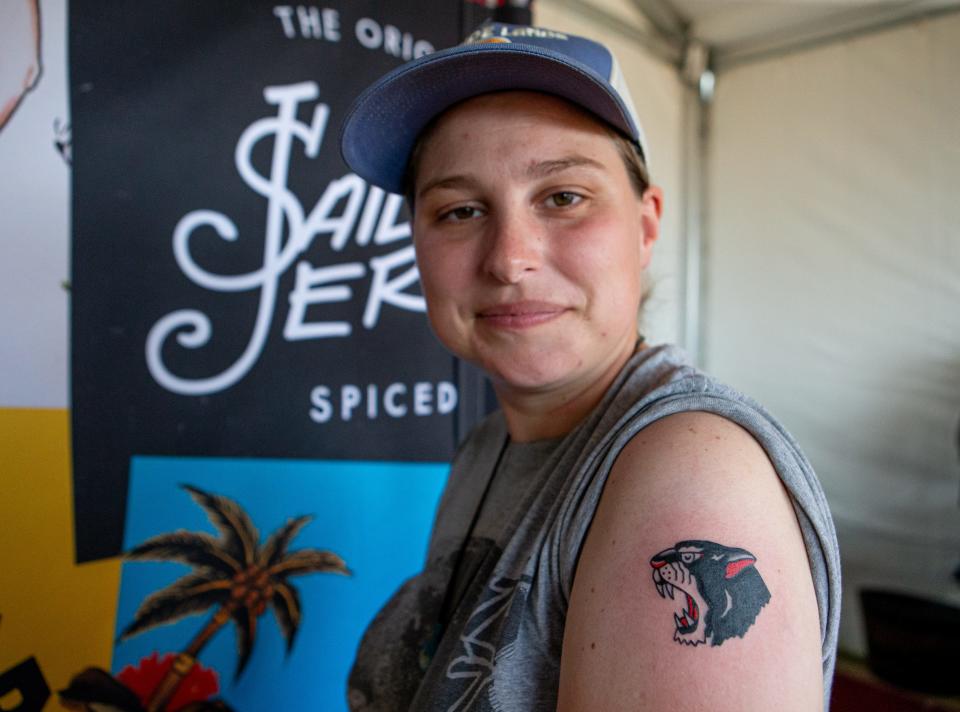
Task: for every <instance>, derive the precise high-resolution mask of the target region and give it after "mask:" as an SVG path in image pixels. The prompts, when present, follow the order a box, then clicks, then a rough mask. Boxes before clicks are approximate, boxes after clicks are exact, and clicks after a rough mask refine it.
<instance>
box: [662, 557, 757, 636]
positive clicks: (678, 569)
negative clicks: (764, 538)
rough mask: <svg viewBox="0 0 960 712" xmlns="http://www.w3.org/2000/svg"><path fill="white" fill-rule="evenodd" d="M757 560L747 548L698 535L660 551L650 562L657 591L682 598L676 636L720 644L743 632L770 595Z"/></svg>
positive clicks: (675, 598) (664, 596)
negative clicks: (758, 569)
mask: <svg viewBox="0 0 960 712" xmlns="http://www.w3.org/2000/svg"><path fill="white" fill-rule="evenodd" d="M756 561H757V558H756V557H755V556H754V555H753V554H751V553H750V552H749V551H747V550H746V549H735V548H732V547H729V546H723V545H722V544H716V543H714V542H712V541H701V540H697V539H691V540H688V541H678V542H677V543H676V544H675V545H674V547H673V548H672V549H666V550H664V551H661V552H660V553H659V554H657V555H656V556H654V557H653V558H652V559H651V560H650V565H651V566H652V567H653V583H654V585H656V587H657V593H659V594H660V596H661V597H662V598H669V599H671V600H674V601H678V603H679V610H678V611H677V612H675V613H674V614H673V622H674V624H675V625H676V630H675V631H674V634H673V639H674V640H675V641H677V642H678V643H682V644H684V645H700V644H701V643H709V644H710V645H720V644H721V643H723V641H725V640H726V639H727V638H730V637H733V636H738V637H741V638H742V637H743V635H744V633H746V632H747V629H748V628H750V626H752V625H753V622H754V621H755V620H756V619H757V615H758V614H759V613H760V609H761V608H763V607H764V606H765V605H766V604H767V602H768V601H769V600H770V591H768V590H767V586H766V584H764V582H763V579H762V578H760V574H759V573H758V572H757V569H756V567H755V566H754V564H755V563H756ZM677 593H679V594H680V596H679V597H678V596H677Z"/></svg>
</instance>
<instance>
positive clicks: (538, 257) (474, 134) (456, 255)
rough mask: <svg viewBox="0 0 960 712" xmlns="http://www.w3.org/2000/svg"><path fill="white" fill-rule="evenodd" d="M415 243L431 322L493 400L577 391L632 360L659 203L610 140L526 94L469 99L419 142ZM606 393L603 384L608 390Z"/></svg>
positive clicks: (587, 120)
mask: <svg viewBox="0 0 960 712" xmlns="http://www.w3.org/2000/svg"><path fill="white" fill-rule="evenodd" d="M414 191H415V196H416V209H415V213H414V227H413V234H414V244H415V246H416V252H417V264H418V266H419V269H420V278H421V282H422V285H423V290H424V295H425V297H426V301H427V311H428V315H429V318H430V323H431V325H432V327H433V330H434V332H435V333H436V335H437V336H438V337H439V339H440V341H441V342H442V343H443V344H444V345H445V346H446V347H447V348H448V349H450V350H451V351H452V352H453V353H454V354H456V355H457V356H460V357H461V358H463V359H466V360H467V361H470V362H472V363H475V364H477V365H478V366H480V367H481V368H482V369H483V370H484V371H486V372H487V373H488V374H489V375H490V377H491V378H492V379H493V381H494V384H495V386H496V387H497V389H498V391H499V390H502V389H509V390H510V391H512V392H517V393H525V392H550V391H553V392H558V393H563V392H564V391H565V390H566V392H569V393H570V394H571V396H570V397H575V394H576V393H577V392H578V391H579V390H583V389H587V388H590V387H591V386H595V385H596V384H597V383H598V382H599V381H603V380H608V381H609V380H610V379H612V378H613V376H614V375H615V374H616V373H617V372H618V371H619V369H620V367H621V366H622V365H623V363H624V362H625V361H626V360H627V359H628V358H629V356H630V354H631V353H632V352H633V349H634V345H635V341H636V336H637V326H636V320H637V311H638V308H639V304H640V296H641V272H642V270H643V268H644V267H646V266H647V264H648V262H649V261H650V255H651V249H652V245H653V242H654V240H655V239H656V237H657V230H658V221H659V215H660V194H659V191H658V190H657V189H655V188H654V189H651V190H649V191H647V193H646V194H645V195H644V197H643V198H640V197H638V196H637V194H636V192H635V191H634V190H633V188H632V187H631V183H630V179H629V177H628V175H627V171H626V167H625V166H624V163H623V159H622V158H621V156H620V154H619V152H618V149H617V147H616V145H615V143H614V141H613V139H612V137H611V135H610V133H609V131H608V129H607V128H606V127H605V126H603V125H602V124H600V123H599V122H598V121H597V120H595V119H593V118H591V117H590V116H589V115H588V114H586V113H584V112H582V111H580V110H579V109H577V108H576V107H574V106H573V105H571V104H569V103H567V102H565V101H563V100H561V99H557V98H554V97H550V96H547V95H543V94H537V93H533V92H519V91H518V92H502V93H497V94H489V95H484V96H481V97H477V98H474V99H471V100H469V101H467V102H464V103H462V104H460V105H458V106H456V107H455V108H453V109H451V110H450V111H449V112H447V113H446V114H445V115H443V116H442V117H441V118H440V120H439V121H438V122H437V124H436V125H435V126H434V128H433V130H432V131H431V132H430V134H429V135H428V136H427V138H426V139H425V141H424V143H423V145H422V147H421V151H420V160H419V166H418V171H417V176H416V184H415V186H414ZM604 386H605V384H604Z"/></svg>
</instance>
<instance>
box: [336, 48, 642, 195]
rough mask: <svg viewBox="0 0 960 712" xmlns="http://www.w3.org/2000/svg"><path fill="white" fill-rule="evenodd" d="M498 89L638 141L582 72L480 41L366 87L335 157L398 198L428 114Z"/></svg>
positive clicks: (609, 95)
mask: <svg viewBox="0 0 960 712" xmlns="http://www.w3.org/2000/svg"><path fill="white" fill-rule="evenodd" d="M505 90H527V91H539V92H545V93H548V94H553V95H555V96H559V97H561V98H564V99H567V100H568V101H570V102H572V103H574V104H577V105H579V106H581V107H583V108H584V109H586V110H587V111H589V112H591V113H593V114H595V115H597V116H598V117H600V118H601V119H603V120H604V121H606V122H607V123H608V124H610V125H611V126H613V127H614V128H616V129H618V130H619V131H621V132H622V133H624V134H625V135H626V136H628V137H629V138H631V139H632V140H634V141H635V142H636V141H638V139H639V131H638V128H637V126H636V125H635V124H634V122H633V120H632V119H631V117H630V113H629V111H628V110H627V108H626V107H625V106H624V105H623V103H622V101H621V100H620V98H619V97H618V96H617V95H616V94H615V93H614V92H612V91H611V90H610V87H609V84H608V83H607V82H606V81H605V80H604V79H603V78H601V77H600V76H599V75H598V74H596V72H594V71H593V70H592V69H590V68H589V67H587V66H585V65H581V64H579V63H577V62H575V61H572V60H571V59H570V58H569V57H567V56H566V55H563V54H560V53H558V52H553V51H551V50H547V49H544V48H541V47H535V46H531V45H524V44H519V43H502V44H501V43H492V44H487V43H485V44H473V45H461V46H458V47H453V48H451V49H447V50H442V51H440V52H436V53H434V54H430V55H427V56H426V57H424V58H422V59H420V60H417V61H415V62H411V63H410V64H408V65H404V66H402V67H399V68H398V69H396V70H394V71H393V72H391V73H390V74H387V75H386V76H384V77H383V78H382V79H380V80H379V81H378V82H377V83H375V84H373V85H372V86H371V87H369V88H368V89H367V90H366V91H364V92H363V93H362V94H361V95H360V96H359V97H358V98H357V100H356V102H354V104H353V106H352V107H351V110H350V112H349V114H348V115H347V118H346V120H345V121H344V124H343V129H342V131H341V136H340V150H341V153H342V154H343V157H344V159H345V160H346V162H347V164H348V165H350V166H351V168H353V170H354V172H356V173H357V175H359V176H360V177H361V178H363V179H365V180H367V181H368V182H370V183H373V184H374V185H378V186H380V187H381V188H383V189H385V190H387V191H390V192H392V193H401V192H403V189H404V185H403V180H404V175H405V173H406V168H407V160H408V158H409V156H410V152H411V150H412V149H413V146H414V143H415V142H416V140H417V137H418V136H419V135H420V133H421V132H422V131H423V129H424V128H425V127H426V125H427V124H428V123H429V122H430V121H431V120H432V119H433V118H434V117H435V116H437V115H438V114H440V113H442V112H444V111H446V110H447V109H449V108H450V107H452V106H454V105H455V104H458V103H459V102H461V101H464V100H466V99H469V98H472V97H475V96H480V95H481V94H487V93H490V92H495V91H505Z"/></svg>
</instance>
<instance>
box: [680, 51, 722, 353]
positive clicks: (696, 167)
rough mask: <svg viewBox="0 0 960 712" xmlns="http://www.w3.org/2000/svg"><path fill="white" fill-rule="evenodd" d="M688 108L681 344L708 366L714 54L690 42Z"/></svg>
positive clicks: (685, 77) (685, 73)
mask: <svg viewBox="0 0 960 712" xmlns="http://www.w3.org/2000/svg"><path fill="white" fill-rule="evenodd" d="M680 79H681V81H682V82H683V86H684V105H683V172H682V178H681V180H682V194H683V243H682V259H683V273H682V274H683V312H682V315H681V320H682V323H681V330H680V331H681V339H682V341H681V343H682V344H683V347H684V348H685V349H686V350H687V352H688V353H689V354H690V357H691V358H692V359H693V361H694V363H695V364H696V365H698V366H705V365H706V364H705V363H704V360H705V356H706V351H705V345H704V328H703V305H704V292H705V286H706V284H705V283H706V274H705V272H704V264H705V257H706V251H707V249H708V247H709V245H708V243H707V207H708V201H707V197H708V194H707V155H708V152H709V149H710V106H711V103H712V101H713V90H714V85H713V83H714V74H713V71H712V70H711V68H710V50H709V48H707V46H706V45H704V44H702V43H699V42H696V41H690V42H688V44H687V51H686V55H685V59H684V64H683V67H682V69H681V72H680Z"/></svg>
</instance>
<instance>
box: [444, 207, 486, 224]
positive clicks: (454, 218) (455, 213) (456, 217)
mask: <svg viewBox="0 0 960 712" xmlns="http://www.w3.org/2000/svg"><path fill="white" fill-rule="evenodd" d="M479 215H480V209H479V208H477V207H474V206H472V205H462V206H460V207H459V208H454V209H453V210H448V211H447V212H445V213H443V214H442V215H441V216H440V219H441V220H449V221H451V222H461V221H463V220H470V219H472V218H475V217H478V216H479Z"/></svg>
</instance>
